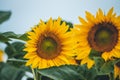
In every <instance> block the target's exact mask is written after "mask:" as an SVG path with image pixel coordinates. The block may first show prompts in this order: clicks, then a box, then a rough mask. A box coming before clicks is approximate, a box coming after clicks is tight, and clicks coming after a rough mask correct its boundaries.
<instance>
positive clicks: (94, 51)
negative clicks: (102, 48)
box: [89, 49, 101, 59]
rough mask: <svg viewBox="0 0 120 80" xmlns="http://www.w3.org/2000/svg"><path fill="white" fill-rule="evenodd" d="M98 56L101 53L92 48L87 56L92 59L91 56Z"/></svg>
mask: <svg viewBox="0 0 120 80" xmlns="http://www.w3.org/2000/svg"><path fill="white" fill-rule="evenodd" d="M99 56H101V53H100V52H98V51H96V50H93V49H92V50H91V51H90V55H89V57H90V58H91V59H93V57H99Z"/></svg>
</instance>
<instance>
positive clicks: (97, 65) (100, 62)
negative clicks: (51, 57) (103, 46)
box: [93, 57, 105, 72]
mask: <svg viewBox="0 0 120 80" xmlns="http://www.w3.org/2000/svg"><path fill="white" fill-rule="evenodd" d="M93 59H94V61H95V68H96V70H97V71H98V72H99V71H100V68H101V67H102V66H103V64H104V63H105V61H104V59H102V58H101V57H94V58H93Z"/></svg>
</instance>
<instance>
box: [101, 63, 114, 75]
mask: <svg viewBox="0 0 120 80" xmlns="http://www.w3.org/2000/svg"><path fill="white" fill-rule="evenodd" d="M113 70H114V61H108V62H105V63H104V64H103V66H102V67H101V68H100V73H101V74H102V75H103V74H109V73H111V72H113Z"/></svg>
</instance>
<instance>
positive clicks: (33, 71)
mask: <svg viewBox="0 0 120 80" xmlns="http://www.w3.org/2000/svg"><path fill="white" fill-rule="evenodd" d="M31 69H32V73H33V77H34V80H37V78H36V74H35V70H34V69H33V68H32V67H31Z"/></svg>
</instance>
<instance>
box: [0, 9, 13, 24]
mask: <svg viewBox="0 0 120 80" xmlns="http://www.w3.org/2000/svg"><path fill="white" fill-rule="evenodd" d="M10 16H11V12H10V11H0V24H2V23H3V22H4V21H6V20H8V19H9V18H10Z"/></svg>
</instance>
